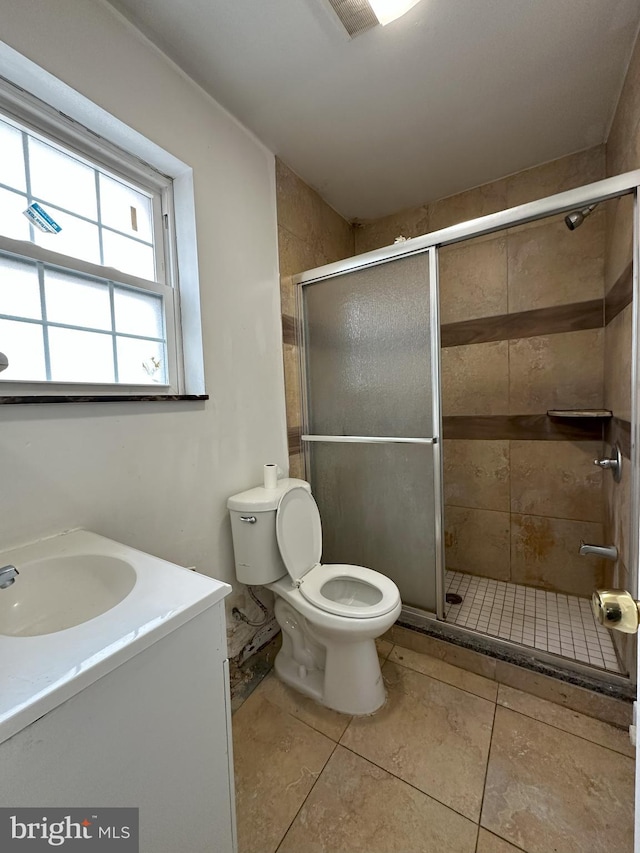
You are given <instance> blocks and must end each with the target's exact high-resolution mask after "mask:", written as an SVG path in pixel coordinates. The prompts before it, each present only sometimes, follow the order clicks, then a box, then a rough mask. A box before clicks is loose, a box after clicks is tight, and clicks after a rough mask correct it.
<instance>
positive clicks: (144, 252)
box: [102, 230, 155, 281]
mask: <svg viewBox="0 0 640 853" xmlns="http://www.w3.org/2000/svg"><path fill="white" fill-rule="evenodd" d="M102 249H103V252H104V265H105V266H106V267H114V269H117V270H122V272H128V273H129V274H130V275H137V276H138V277H139V278H146V279H148V280H149V281H153V280H154V279H155V263H154V257H153V249H152V247H151V246H145V245H144V244H143V243H138V242H136V241H135V240H129V239H128V238H127V237H121V236H120V234H114V233H113V231H104V230H103V232H102Z"/></svg>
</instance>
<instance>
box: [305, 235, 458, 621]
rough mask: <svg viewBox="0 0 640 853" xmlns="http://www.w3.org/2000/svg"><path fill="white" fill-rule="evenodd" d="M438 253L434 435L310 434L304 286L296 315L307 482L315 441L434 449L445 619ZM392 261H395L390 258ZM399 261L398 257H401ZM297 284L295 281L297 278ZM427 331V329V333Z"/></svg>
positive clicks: (434, 272)
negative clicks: (418, 445)
mask: <svg viewBox="0 0 640 853" xmlns="http://www.w3.org/2000/svg"><path fill="white" fill-rule="evenodd" d="M437 253H438V250H437V248H436V247H435V246H431V247H430V248H429V249H427V254H428V258H427V274H428V284H429V332H430V340H429V344H430V360H431V374H430V376H428V377H425V383H426V382H428V381H430V383H431V436H430V437H422V438H416V437H408V436H374V435H372V436H364V435H317V434H313V433H311V432H310V428H309V423H310V416H309V400H308V395H307V387H308V385H307V357H306V354H307V351H306V333H305V322H304V319H305V318H304V300H303V298H302V287H298V288H296V315H297V327H298V330H299V335H300V339H299V344H300V347H299V349H300V396H301V401H302V434H301V436H300V439H301V446H302V455H303V459H304V468H305V477H306V478H307V479H308V477H309V470H310V464H309V463H310V460H309V445H310V444H312V443H314V442H322V443H340V444H345V443H348V444H422V445H431V446H432V448H433V499H434V514H435V518H434V541H435V555H434V558H435V586H436V613H435V615H436V616H437V618H438V619H444V615H445V614H444V501H443V497H442V482H443V472H442V464H443V461H442V406H441V397H442V394H441V388H440V299H439V293H438V257H437ZM390 260H396V259H395V258H391V259H390ZM398 260H399V258H398ZM349 271H350V270H343V271H341V272H336V273H334V274H333V275H330V276H323V278H325V279H326V278H334V277H336V276H339V275H343V274H345V273H346V272H349ZM294 282H295V279H294ZM295 283H297V284H300V285H302V286H304V285H307V284H314V283H315V281H314V280H313V279H311V280H307V281H304V282H295ZM425 331H426V330H425ZM406 609H407V610H411V611H413V612H415V613H418V614H421V613H425V612H427V611H424V610H419V609H417V608H406Z"/></svg>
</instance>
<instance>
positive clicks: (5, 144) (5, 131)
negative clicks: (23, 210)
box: [0, 121, 26, 207]
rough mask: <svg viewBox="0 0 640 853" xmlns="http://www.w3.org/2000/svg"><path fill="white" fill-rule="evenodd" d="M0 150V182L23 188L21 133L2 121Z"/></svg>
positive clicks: (0, 123)
mask: <svg viewBox="0 0 640 853" xmlns="http://www.w3.org/2000/svg"><path fill="white" fill-rule="evenodd" d="M0 151H2V156H1V157H0V184H6V185H7V186H8V187H14V188H15V189H17V190H25V189H26V179H25V172H24V151H23V147H22V133H21V132H20V131H19V130H16V128H15V127H12V126H11V125H10V124H7V123H6V122H4V121H0ZM25 207H26V205H25Z"/></svg>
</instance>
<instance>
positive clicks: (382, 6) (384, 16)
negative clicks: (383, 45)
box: [369, 0, 420, 27]
mask: <svg viewBox="0 0 640 853" xmlns="http://www.w3.org/2000/svg"><path fill="white" fill-rule="evenodd" d="M419 2H420V0H369V3H370V5H371V8H372V9H373V11H374V13H375V16H376V18H377V19H378V20H379V21H380V23H381V24H382V26H383V27H384V26H386V25H387V24H390V23H391V21H395V20H396V18H401V17H402V16H403V15H406V14H407V12H408V11H409V9H413V7H414V6H415V5H416V4H417V3H419Z"/></svg>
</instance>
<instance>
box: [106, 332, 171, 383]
mask: <svg viewBox="0 0 640 853" xmlns="http://www.w3.org/2000/svg"><path fill="white" fill-rule="evenodd" d="M116 340H117V346H118V380H119V381H120V382H126V383H127V384H128V385H153V384H160V385H163V384H165V383H166V381H167V364H166V357H165V353H164V345H163V344H161V343H158V342H157V341H143V340H140V339H138V338H120V337H118V338H116Z"/></svg>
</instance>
